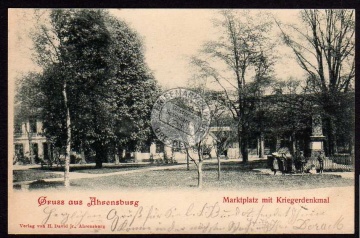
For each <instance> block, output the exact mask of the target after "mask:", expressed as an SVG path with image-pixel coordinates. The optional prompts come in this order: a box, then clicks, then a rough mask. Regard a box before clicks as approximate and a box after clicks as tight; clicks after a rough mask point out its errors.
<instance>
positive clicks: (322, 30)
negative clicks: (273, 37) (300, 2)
mask: <svg viewBox="0 0 360 238" xmlns="http://www.w3.org/2000/svg"><path fill="white" fill-rule="evenodd" d="M301 19H302V27H297V26H294V25H290V26H289V25H283V24H281V23H280V22H278V21H277V25H278V26H279V28H280V30H281V34H282V38H283V41H284V43H285V44H286V45H287V46H289V47H290V48H291V49H292V51H293V52H294V54H295V57H296V60H297V61H298V63H299V65H300V66H301V68H303V69H304V70H305V71H306V72H307V74H308V75H309V77H308V78H307V86H308V87H307V90H308V91H309V92H311V93H315V94H318V95H319V98H320V100H319V104H322V107H323V110H324V112H325V114H326V117H327V118H326V120H327V123H326V125H327V131H328V140H329V154H333V153H335V152H336V128H335V122H334V121H335V118H336V108H338V106H337V100H338V98H339V94H340V93H346V92H349V91H350V90H352V89H353V88H352V87H353V82H354V78H355V12H354V10H344V9H342V10H339V9H329V10H303V11H301Z"/></svg>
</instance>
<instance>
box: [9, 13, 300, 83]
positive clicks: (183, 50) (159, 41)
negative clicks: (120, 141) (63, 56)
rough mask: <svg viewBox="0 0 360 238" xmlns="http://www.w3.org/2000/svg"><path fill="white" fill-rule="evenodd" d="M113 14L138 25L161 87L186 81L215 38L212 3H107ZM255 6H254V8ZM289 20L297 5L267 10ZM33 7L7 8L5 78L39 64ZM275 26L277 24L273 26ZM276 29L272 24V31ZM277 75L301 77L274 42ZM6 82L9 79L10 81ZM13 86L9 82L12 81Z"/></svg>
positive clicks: (289, 57) (285, 50)
mask: <svg viewBox="0 0 360 238" xmlns="http://www.w3.org/2000/svg"><path fill="white" fill-rule="evenodd" d="M109 11H110V13H111V14H113V15H114V16H116V17H118V18H119V19H122V20H124V21H125V22H127V23H128V24H129V26H130V27H131V28H132V29H134V30H136V31H137V32H138V34H139V35H140V37H141V38H142V39H143V42H144V45H145V49H146V51H145V58H146V62H147V64H148V66H149V68H150V69H151V71H152V72H153V74H154V76H155V79H156V80H157V81H158V82H159V84H160V85H161V86H163V87H164V88H167V89H170V88H174V87H185V86H188V83H189V79H190V78H191V77H192V75H193V73H194V70H193V68H191V67H190V65H189V58H190V57H191V56H193V55H197V54H198V51H199V50H200V49H201V46H202V45H203V44H204V43H205V42H206V41H208V40H214V39H216V38H217V36H218V34H217V29H216V28H214V27H213V23H212V19H213V18H214V17H215V16H216V14H218V13H217V10H216V9H111V10H109ZM253 11H254V12H255V11H256V10H253ZM265 11H267V12H270V13H272V14H273V15H274V16H276V18H278V19H279V20H281V21H283V22H287V23H297V19H298V18H297V14H298V10H265ZM31 14H32V10H31V9H10V10H9V83H10V84H11V83H12V82H13V79H14V78H16V77H18V76H19V75H21V74H25V73H26V72H28V71H31V70H37V69H38V68H37V67H36V65H35V64H34V63H33V62H32V60H31V54H32V50H31V40H30V37H29V32H30V31H31V28H32V27H33V25H34V21H32V18H31ZM274 29H275V28H274ZM272 33H273V34H274V35H276V34H277V31H276V29H275V30H274V32H272ZM278 49H279V56H280V57H279V58H278V60H277V63H276V65H275V75H276V76H277V77H278V78H281V79H287V78H288V77H290V76H292V77H295V78H302V76H303V74H304V72H303V71H302V70H301V69H300V67H299V66H298V65H297V63H296V62H295V60H294V59H293V56H292V54H291V51H290V50H289V49H288V48H287V47H286V46H283V45H280V46H279V47H278ZM9 86H10V85H9ZM10 88H11V87H10Z"/></svg>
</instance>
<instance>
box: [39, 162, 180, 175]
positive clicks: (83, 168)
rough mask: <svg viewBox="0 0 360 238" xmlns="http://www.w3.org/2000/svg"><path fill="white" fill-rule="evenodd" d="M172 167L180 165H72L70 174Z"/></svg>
mask: <svg viewBox="0 0 360 238" xmlns="http://www.w3.org/2000/svg"><path fill="white" fill-rule="evenodd" d="M171 165H178V164H118V165H115V164H104V165H103V167H102V168H101V169H98V168H95V164H85V165H78V164H77V165H75V166H74V165H70V172H77V173H87V174H107V173H114V172H119V171H129V170H136V169H142V168H149V167H159V166H171ZM36 170H42V171H44V170H46V171H57V172H61V171H64V167H59V166H54V167H43V168H37V169H36Z"/></svg>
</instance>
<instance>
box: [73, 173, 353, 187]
mask: <svg viewBox="0 0 360 238" xmlns="http://www.w3.org/2000/svg"><path fill="white" fill-rule="evenodd" d="M203 181H204V185H203V187H204V188H212V189H214V188H216V189H221V190H232V189H236V190H284V189H286V190H289V189H311V188H323V187H337V186H338V187H341V186H351V185H354V181H353V180H351V179H344V178H341V176H338V175H326V174H324V175H316V174H306V175H303V176H299V175H296V176H295V175H277V176H273V175H269V174H262V173H260V172H256V171H241V170H240V171H231V170H227V171H226V170H225V171H224V172H223V174H222V178H221V180H220V181H218V180H217V172H216V171H214V170H205V171H204V176H203ZM73 184H74V185H76V186H79V187H81V188H86V189H99V188H100V189H105V190H107V189H115V188H120V187H126V188H149V189H151V188H190V187H196V185H197V173H196V171H195V170H190V171H187V170H185V169H182V170H157V171H149V172H146V173H141V174H139V173H137V174H124V175H121V176H108V177H100V178H96V179H79V180H75V181H73Z"/></svg>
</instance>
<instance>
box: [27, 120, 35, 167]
mask: <svg viewBox="0 0 360 238" xmlns="http://www.w3.org/2000/svg"><path fill="white" fill-rule="evenodd" d="M25 131H26V134H27V136H28V142H29V159H30V164H34V163H35V161H34V156H33V148H32V143H31V142H32V135H31V133H30V131H29V129H28V126H27V122H26V121H25Z"/></svg>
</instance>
